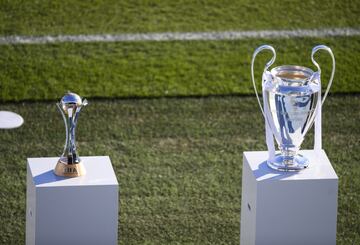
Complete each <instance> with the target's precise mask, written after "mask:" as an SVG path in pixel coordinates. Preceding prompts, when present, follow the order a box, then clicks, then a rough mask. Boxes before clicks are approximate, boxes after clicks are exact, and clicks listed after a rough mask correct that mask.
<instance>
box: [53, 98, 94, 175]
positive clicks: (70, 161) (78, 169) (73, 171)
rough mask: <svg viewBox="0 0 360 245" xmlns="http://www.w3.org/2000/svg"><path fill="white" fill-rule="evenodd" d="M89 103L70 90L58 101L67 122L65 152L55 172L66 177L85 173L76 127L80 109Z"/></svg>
mask: <svg viewBox="0 0 360 245" xmlns="http://www.w3.org/2000/svg"><path fill="white" fill-rule="evenodd" d="M87 104H88V102H87V100H86V99H84V100H82V99H81V98H80V96H79V95H77V94H75V93H71V92H68V93H66V94H65V95H64V97H62V98H61V101H60V102H59V103H56V105H57V107H58V109H59V111H60V113H61V115H62V116H63V119H64V122H65V131H66V140H65V146H64V151H63V154H62V155H61V157H60V159H59V161H58V163H57V165H56V167H55V170H54V172H55V174H56V175H59V176H65V177H76V176H81V175H84V174H85V168H84V166H83V164H82V162H81V159H80V157H79V154H78V153H77V150H76V142H75V129H76V125H77V121H78V118H79V113H80V110H81V109H82V108H83V107H84V106H86V105H87Z"/></svg>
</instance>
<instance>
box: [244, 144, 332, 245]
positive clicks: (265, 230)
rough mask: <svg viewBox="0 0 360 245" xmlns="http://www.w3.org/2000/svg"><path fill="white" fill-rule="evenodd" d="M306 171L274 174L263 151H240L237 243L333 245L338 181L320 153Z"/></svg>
mask: <svg viewBox="0 0 360 245" xmlns="http://www.w3.org/2000/svg"><path fill="white" fill-rule="evenodd" d="M301 154H303V155H304V156H306V157H307V158H308V159H309V160H310V165H309V168H308V169H305V170H303V171H300V172H279V171H275V170H272V169H270V168H269V167H268V166H267V164H266V159H267V157H268V153H267V152H266V151H262V152H260V151H258V152H244V160H243V161H244V162H243V175H242V201H241V231H240V244H241V245H253V244H256V245H263V244H264V245H273V244H274V245H290V244H291V245H297V244H298V245H304V244H306V245H313V244H318V245H323V244H324V245H325V244H326V245H331V244H336V217H337V193H338V177H337V175H336V173H335V171H334V169H333V168H332V166H331V164H330V162H329V159H328V158H327V156H326V153H325V152H324V151H322V152H321V154H319V155H316V153H315V152H314V151H312V150H311V151H310V150H306V151H301Z"/></svg>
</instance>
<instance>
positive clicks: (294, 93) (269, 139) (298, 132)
mask: <svg viewBox="0 0 360 245" xmlns="http://www.w3.org/2000/svg"><path fill="white" fill-rule="evenodd" d="M266 49H267V50H270V51H272V53H273V57H272V59H271V60H270V61H269V62H268V63H267V64H266V65H265V69H264V72H263V75H262V95H263V106H264V107H262V106H261V102H260V99H259V95H258V92H257V89H256V85H255V79H254V61H255V58H256V55H257V54H258V53H259V52H261V51H262V50H266ZM318 50H326V51H327V52H328V53H329V54H330V56H331V58H332V61H333V69H332V73H331V77H330V81H329V83H328V86H327V89H326V91H325V94H324V98H323V99H321V80H320V77H321V70H320V66H319V65H318V63H317V62H316V61H315V60H314V54H315V53H316V52H317V51H318ZM275 59H276V53H275V50H274V48H273V47H271V46H269V45H263V46H260V47H259V48H257V49H256V50H255V52H254V54H253V58H252V63H251V76H252V82H253V85H254V89H255V93H256V97H257V100H258V103H259V106H260V109H261V111H262V114H263V115H264V118H265V126H266V143H267V146H268V150H269V159H268V161H267V164H268V166H269V167H271V168H273V169H275V170H280V171H298V170H301V169H305V168H307V167H308V165H309V160H308V159H307V158H305V157H304V156H302V155H300V154H298V151H299V149H300V146H301V143H302V142H303V140H304V137H305V135H306V133H307V132H308V130H309V129H310V128H311V126H312V124H313V123H314V121H315V150H319V149H321V107H322V104H323V103H324V101H325V98H326V96H327V94H328V92H329V89H330V87H331V84H332V81H333V78H334V73H335V58H334V55H333V53H332V51H331V49H330V48H329V47H327V46H324V45H319V46H316V47H314V48H313V50H312V53H311V60H312V62H313V64H314V65H315V66H316V67H317V69H318V71H316V72H314V71H312V70H311V69H310V68H307V67H303V66H297V65H282V66H278V67H275V68H272V69H271V70H270V71H269V70H268V68H269V67H270V66H271V65H272V64H273V63H274V61H275ZM273 137H274V138H275V140H276V142H277V144H278V146H279V149H280V153H279V154H275V147H274V140H273Z"/></svg>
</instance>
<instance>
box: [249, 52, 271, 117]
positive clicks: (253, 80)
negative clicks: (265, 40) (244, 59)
mask: <svg viewBox="0 0 360 245" xmlns="http://www.w3.org/2000/svg"><path fill="white" fill-rule="evenodd" d="M265 49H267V50H270V51H271V52H272V53H273V57H272V58H271V60H270V61H268V62H267V63H266V65H265V68H264V72H265V71H267V69H268V68H269V67H270V66H271V65H272V64H273V63H274V61H275V59H276V52H275V49H274V48H273V47H272V46H270V45H262V46H260V47H258V48H257V49H256V50H255V52H254V54H253V56H252V60H251V79H252V83H253V86H254V90H255V94H256V98H257V101H258V103H259V106H260V109H261V112H262V114H263V115H264V117H265V119H266V116H265V112H264V109H263V107H262V105H261V102H260V98H259V94H258V91H257V89H256V83H255V78H254V62H255V58H256V56H257V55H258V53H260V52H261V51H263V50H265Z"/></svg>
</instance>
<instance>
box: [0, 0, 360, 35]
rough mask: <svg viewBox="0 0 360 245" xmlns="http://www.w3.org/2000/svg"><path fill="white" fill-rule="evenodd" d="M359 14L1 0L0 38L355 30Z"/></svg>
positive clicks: (200, 4) (273, 4)
mask: <svg viewBox="0 0 360 245" xmlns="http://www.w3.org/2000/svg"><path fill="white" fill-rule="evenodd" d="M359 15H360V2H359V1H351V0H345V1H337V0H329V1H326V0H319V1H312V0H296V1H291V0H286V1H280V0H277V1H270V2H269V1H266V0H258V1H251V0H242V1H229V0H221V1H219V0H211V1H184V0H182V1H164V0H157V1H131V0H127V1H116V0H106V1H98V0H94V1H81V0H66V1H64V0H54V1H46V0H40V1H35V0H29V1H23V0H5V1H1V3H0V35H48V34H89V33H124V32H164V31H171V32H172V31H216V30H220V31H221V30H230V29H235V30H239V29H241V30H243V29H246V30H249V29H284V28H290V29H293V28H321V27H359V24H360V21H359V18H358V17H359Z"/></svg>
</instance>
